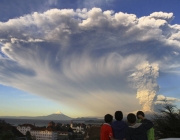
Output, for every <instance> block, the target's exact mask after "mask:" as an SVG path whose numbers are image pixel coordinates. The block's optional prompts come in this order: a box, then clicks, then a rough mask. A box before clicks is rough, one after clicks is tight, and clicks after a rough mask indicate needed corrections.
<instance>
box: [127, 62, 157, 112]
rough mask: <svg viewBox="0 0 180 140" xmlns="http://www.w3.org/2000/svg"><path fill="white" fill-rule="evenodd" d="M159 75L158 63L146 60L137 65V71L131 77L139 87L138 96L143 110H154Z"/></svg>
mask: <svg viewBox="0 0 180 140" xmlns="http://www.w3.org/2000/svg"><path fill="white" fill-rule="evenodd" d="M158 76H159V66H158V64H156V63H155V64H151V65H150V64H149V63H148V62H144V63H142V64H140V65H138V66H137V71H136V72H135V73H133V74H132V75H131V76H130V77H129V78H130V79H131V80H132V81H134V83H135V87H136V88H137V96H136V98H138V99H139V103H140V104H141V105H142V107H143V108H142V110H143V111H153V110H154V107H153V105H154V101H155V97H156V96H157V94H156V93H157V92H158V90H159V85H158V84H157V81H156V79H157V77H158Z"/></svg>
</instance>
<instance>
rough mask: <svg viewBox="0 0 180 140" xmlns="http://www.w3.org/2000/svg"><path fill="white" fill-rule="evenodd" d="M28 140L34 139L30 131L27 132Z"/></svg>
mask: <svg viewBox="0 0 180 140" xmlns="http://www.w3.org/2000/svg"><path fill="white" fill-rule="evenodd" d="M26 138H27V140H32V137H31V133H30V132H29V131H27V132H26Z"/></svg>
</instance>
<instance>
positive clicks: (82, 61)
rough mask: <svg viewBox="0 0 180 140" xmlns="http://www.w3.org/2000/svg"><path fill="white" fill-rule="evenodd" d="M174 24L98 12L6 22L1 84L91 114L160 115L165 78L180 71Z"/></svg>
mask: <svg viewBox="0 0 180 140" xmlns="http://www.w3.org/2000/svg"><path fill="white" fill-rule="evenodd" d="M54 2H55V1H54ZM173 18H174V16H173V14H172V13H163V12H157V13H152V14H151V15H150V16H145V17H140V18H137V17H136V15H134V14H127V13H122V12H119V13H114V12H113V11H110V10H109V11H102V10H101V9H100V8H93V9H91V10H89V11H88V10H87V9H77V10H72V9H62V10H59V9H51V10H48V11H46V12H44V13H37V12H35V13H33V14H31V15H26V16H22V17H19V18H16V19H10V20H9V21H7V22H0V44H1V45H2V46H1V57H0V83H1V84H3V85H7V86H13V87H16V88H18V89H21V90H24V91H27V92H30V93H33V94H37V95H40V96H43V97H46V98H49V99H51V100H55V101H57V102H59V103H60V104H62V106H63V105H65V106H67V107H69V108H72V109H77V112H78V111H79V113H80V112H83V114H84V113H86V114H87V115H91V114H92V113H93V114H95V115H104V114H105V113H107V112H110V113H114V111H115V110H120V109H121V110H122V111H126V112H128V111H134V110H137V109H141V106H140V105H139V102H140V104H141V105H143V109H144V110H152V106H153V105H152V101H154V100H155V99H156V93H157V91H158V88H159V86H158V84H157V82H156V80H157V77H158V75H159V73H160V72H164V73H167V72H168V73H176V74H178V72H179V71H178V69H179V67H180V65H179V62H180V61H179V59H180V57H179V53H180V25H171V24H170V21H171V20H172V19H173ZM130 75H132V76H134V77H132V79H131V80H132V81H133V78H137V79H135V81H136V83H137V95H136V89H134V87H133V85H131V84H129V78H130V77H129V76H130ZM136 97H137V99H136ZM92 102H93V103H92ZM107 110H109V111H107ZM62 111H63V112H64V113H65V114H66V112H65V110H62Z"/></svg>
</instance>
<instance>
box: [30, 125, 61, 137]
mask: <svg viewBox="0 0 180 140" xmlns="http://www.w3.org/2000/svg"><path fill="white" fill-rule="evenodd" d="M30 133H31V136H33V137H35V138H36V140H57V137H58V132H57V131H54V130H53V129H52V128H42V127H36V128H33V129H31V131H30Z"/></svg>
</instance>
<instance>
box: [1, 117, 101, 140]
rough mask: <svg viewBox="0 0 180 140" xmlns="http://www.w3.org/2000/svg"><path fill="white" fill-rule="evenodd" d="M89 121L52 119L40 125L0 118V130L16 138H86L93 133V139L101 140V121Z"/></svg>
mask: <svg viewBox="0 0 180 140" xmlns="http://www.w3.org/2000/svg"><path fill="white" fill-rule="evenodd" d="M87 122H89V123H90V124H85V123H76V122H73V121H71V122H70V123H69V124H62V123H54V122H53V121H50V122H49V123H48V124H47V126H41V127H40V126H36V125H35V124H28V123H26V124H19V125H17V126H13V125H11V124H9V123H7V122H6V121H4V120H0V131H1V132H2V131H3V132H4V135H7V137H8V136H13V137H14V138H15V140H86V139H89V137H90V136H89V135H92V137H93V140H96V139H97V140H99V133H100V126H101V123H93V122H94V121H93V120H89V121H87ZM87 122H86V123H87ZM91 123H93V124H91Z"/></svg>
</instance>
